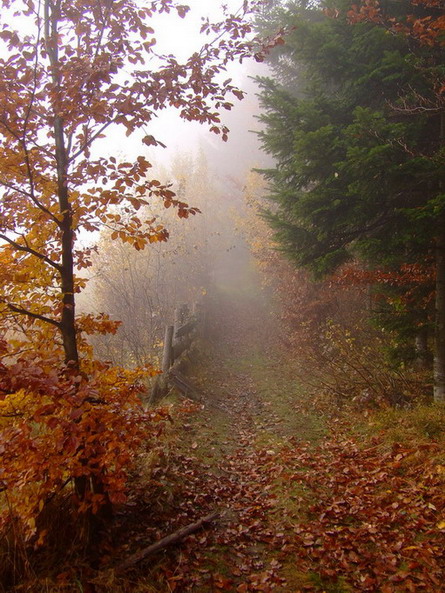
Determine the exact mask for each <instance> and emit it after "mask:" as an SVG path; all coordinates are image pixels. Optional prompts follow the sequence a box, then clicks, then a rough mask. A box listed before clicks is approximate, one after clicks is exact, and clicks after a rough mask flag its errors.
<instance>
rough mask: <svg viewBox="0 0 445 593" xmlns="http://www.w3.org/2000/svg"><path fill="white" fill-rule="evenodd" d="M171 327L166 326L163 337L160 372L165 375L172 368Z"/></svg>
mask: <svg viewBox="0 0 445 593" xmlns="http://www.w3.org/2000/svg"><path fill="white" fill-rule="evenodd" d="M173 332H174V327H173V325H168V326H167V327H166V328H165V336H164V351H163V354H162V372H163V373H164V375H166V374H167V373H168V371H169V369H170V367H171V366H172V364H173V362H174V360H173Z"/></svg>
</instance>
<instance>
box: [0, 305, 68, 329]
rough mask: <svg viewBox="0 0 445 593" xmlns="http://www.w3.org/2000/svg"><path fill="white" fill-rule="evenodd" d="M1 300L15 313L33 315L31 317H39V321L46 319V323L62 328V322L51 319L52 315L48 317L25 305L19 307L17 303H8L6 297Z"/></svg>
mask: <svg viewBox="0 0 445 593" xmlns="http://www.w3.org/2000/svg"><path fill="white" fill-rule="evenodd" d="M0 302H2V303H3V304H4V305H6V307H8V309H9V310H10V311H12V312H13V313H18V314H19V315H26V316H27V317H31V319H38V320H39V321H44V322H45V323H49V324H50V325H54V326H55V327H57V328H58V329H60V323H59V321H56V320H55V319H51V318H50V317H46V316H45V315H40V313H34V312H33V311H28V309H24V308H23V307H18V306H17V305H13V304H12V303H8V302H6V301H5V300H4V299H0Z"/></svg>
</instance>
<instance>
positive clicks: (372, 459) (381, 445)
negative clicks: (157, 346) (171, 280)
mask: <svg viewBox="0 0 445 593" xmlns="http://www.w3.org/2000/svg"><path fill="white" fill-rule="evenodd" d="M212 317H213V320H214V321H213V323H212V325H211V327H210V329H209V331H208V333H207V335H206V337H205V339H204V344H206V347H205V354H203V355H202V358H201V361H200V363H199V364H198V366H197V367H196V366H195V368H194V371H193V373H194V377H193V380H194V381H195V383H196V384H197V385H199V386H200V389H201V391H202V393H203V395H204V398H205V401H206V405H205V406H201V405H200V404H196V405H190V406H189V407H190V410H189V413H188V414H186V415H185V416H181V417H180V419H179V420H177V421H176V424H175V426H174V433H175V435H176V439H175V441H174V442H173V443H172V449H171V451H170V452H169V453H168V454H165V459H164V461H163V463H161V464H160V465H159V468H158V469H156V470H155V476H154V477H155V486H152V490H150V491H140V492H139V493H138V494H136V499H135V503H134V504H135V506H136V507H137V513H135V515H136V516H139V517H141V516H142V515H143V516H144V520H143V521H142V522H141V524H133V525H132V526H130V530H131V537H130V540H131V543H130V544H129V545H128V544H122V545H121V547H120V548H119V547H118V554H120V555H122V556H125V555H127V554H128V553H130V552H131V551H133V550H134V549H137V548H138V547H142V546H143V545H147V544H148V543H151V541H154V540H156V539H158V538H159V537H160V536H162V535H165V534H166V533H169V532H172V531H174V530H175V529H178V528H179V527H181V526H183V525H186V524H188V523H191V522H192V521H195V520H196V519H199V518H200V517H203V516H205V515H206V514H207V513H209V512H210V511H213V510H218V511H219V512H220V518H219V519H218V520H217V521H216V522H215V523H214V524H213V525H212V526H211V527H210V528H209V529H206V530H204V531H201V532H199V533H197V534H195V535H193V536H190V537H189V538H188V539H187V540H185V541H183V542H182V543H181V544H178V545H177V546H176V547H173V548H169V549H167V550H165V551H164V552H162V553H159V554H157V555H156V556H153V557H150V558H149V559H147V560H146V561H145V562H144V563H143V564H142V565H141V566H139V567H138V568H137V571H138V577H137V580H138V582H139V583H141V581H140V577H141V572H142V573H143V574H144V579H143V581H144V587H145V588H142V589H140V590H144V591H160V592H167V591H176V592H177V593H182V592H184V593H185V592H193V593H198V592H202V593H206V592H208V593H210V592H216V591H233V592H238V593H247V592H256V591H258V592H260V591H261V592H265V593H268V592H281V593H298V592H322V591H325V592H326V593H348V592H359V591H363V592H369V593H405V592H406V593H411V592H425V593H427V592H428V593H430V592H438V593H440V592H442V591H445V585H444V583H445V578H444V577H445V570H444V568H445V552H444V543H445V494H444V485H445V484H444V483H445V457H444V455H443V448H442V446H441V445H440V443H436V442H434V441H432V440H424V441H422V442H416V443H415V444H413V443H412V442H411V443H395V444H390V443H389V442H388V439H385V438H384V437H381V436H379V435H375V436H369V434H364V433H363V434H362V436H357V435H356V436H354V432H353V431H351V430H350V428H349V427H348V425H347V424H346V423H345V422H344V421H342V422H335V421H333V420H332V418H331V419H330V418H328V417H323V414H322V413H321V412H317V411H315V410H314V411H312V412H311V411H308V410H310V409H311V407H310V406H307V405H306V404H305V402H304V399H305V397H306V398H307V397H308V396H307V395H305V392H304V390H302V388H301V386H300V385H299V384H298V382H297V381H296V380H295V373H294V372H293V370H292V361H290V360H289V359H287V358H286V357H285V355H284V354H283V352H282V350H281V347H280V343H279V340H278V339H277V335H278V331H277V321H276V319H275V316H274V314H273V311H272V313H271V310H270V307H269V305H268V304H267V306H266V301H265V300H264V299H263V298H262V297H261V296H258V295H257V296H252V295H251V294H249V293H248V292H246V293H243V292H241V291H236V290H232V291H231V292H229V293H226V294H222V293H220V294H219V295H218V297H217V298H216V300H215V301H214V303H213V309H212ZM210 344H212V346H210ZM442 462H443V463H442ZM153 488H157V491H156V492H154V491H153ZM153 500H156V501H157V505H155V507H154V506H153ZM147 521H148V523H149V524H150V525H151V526H152V527H151V528H148V531H147V527H146V526H147ZM123 524H124V526H125V529H128V528H129V527H128V524H127V523H126V522H125V520H124V522H123ZM150 529H151V531H150ZM127 536H128V533H127ZM123 541H127V540H123ZM135 578H136V577H135ZM116 585H117V583H116ZM138 590H139V589H138Z"/></svg>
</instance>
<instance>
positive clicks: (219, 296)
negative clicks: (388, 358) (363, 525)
mask: <svg viewBox="0 0 445 593" xmlns="http://www.w3.org/2000/svg"><path fill="white" fill-rule="evenodd" d="M240 269H241V266H240ZM244 270H245V271H246V268H245V267H244ZM247 271H248V273H247V274H244V276H243V282H242V283H241V282H238V281H237V279H236V275H233V273H232V275H231V276H230V278H231V279H232V281H231V282H227V281H226V282H225V283H223V284H222V285H220V286H219V287H218V288H216V289H215V291H214V292H213V293H212V294H211V295H210V297H209V301H210V305H209V319H210V321H209V328H208V334H207V336H206V341H205V343H206V344H209V345H210V346H209V350H208V351H207V352H206V353H203V354H204V359H203V360H202V361H201V363H200V364H199V366H198V369H197V372H196V375H195V377H193V379H194V380H195V381H196V382H198V383H199V384H200V387H201V390H202V392H203V396H204V400H205V401H206V405H205V406H204V408H203V409H202V410H201V411H199V412H198V413H197V414H195V415H194V417H193V420H192V421H190V422H187V424H186V425H185V426H184V428H185V429H186V438H185V442H184V449H183V450H184V454H183V457H182V459H181V463H182V468H183V470H184V474H185V480H183V485H182V496H183V500H182V502H181V503H180V508H181V511H182V512H183V513H184V515H185V514H187V513H189V512H190V510H191V509H193V513H194V515H195V516H196V517H198V516H199V515H201V516H202V515H204V514H205V513H206V512H207V511H209V510H213V509H217V510H219V511H220V512H221V517H220V519H219V521H218V523H217V524H216V525H215V526H214V528H213V529H211V530H209V531H208V532H206V533H204V534H201V535H200V536H196V537H194V538H191V540H190V541H188V542H187V543H186V544H185V548H182V554H181V555H180V556H179V558H178V557H175V560H174V562H176V563H177V564H176V565H175V566H174V568H173V567H172V570H171V575H170V580H169V586H170V587H173V589H174V590H175V591H184V592H194V593H195V592H196V593H198V592H200V593H201V592H202V593H205V592H210V591H221V590H224V591H234V592H238V593H243V592H246V591H263V592H268V591H270V592H272V591H278V592H282V593H284V592H290V591H292V590H293V588H292V587H291V585H290V584H289V583H288V582H287V577H286V566H285V565H284V564H283V560H282V559H283V555H284V557H286V554H287V551H286V536H285V531H287V530H289V529H290V528H292V525H293V524H294V519H293V512H291V511H289V510H288V509H287V508H286V504H285V503H284V502H283V496H282V493H281V492H280V489H281V487H280V474H281V473H282V471H283V467H282V464H281V463H277V461H276V456H277V454H278V451H279V450H282V449H283V447H285V446H286V444H291V443H292V440H293V439H294V438H295V437H297V436H298V435H299V434H302V435H303V437H304V436H306V437H307V436H308V435H309V433H308V430H309V432H311V433H315V432H316V431H317V429H318V428H319V427H317V426H316V425H315V424H313V426H312V425H310V424H311V421H308V419H302V418H299V417H298V415H297V414H296V413H295V412H294V411H293V410H292V402H293V400H294V398H295V393H296V392H297V391H298V389H299V387H298V384H297V382H296V381H295V379H294V378H293V377H292V373H291V372H289V368H288V365H287V364H286V361H284V360H283V354H282V352H281V349H280V345H279V339H278V325H279V321H278V318H277V315H276V313H275V312H274V309H273V306H272V304H271V301H270V298H268V296H267V293H265V292H264V291H263V290H262V289H261V286H260V285H259V283H258V280H257V278H256V276H255V273H254V271H253V270H252V269H249V270H247ZM309 425H310V426H309ZM183 477H184V476H183ZM283 548H284V551H283Z"/></svg>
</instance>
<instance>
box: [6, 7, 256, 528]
mask: <svg viewBox="0 0 445 593" xmlns="http://www.w3.org/2000/svg"><path fill="white" fill-rule="evenodd" d="M250 8H251V7H250V5H248V3H247V2H244V3H243V9H242V10H241V11H240V13H238V14H237V15H236V16H234V15H230V14H227V15H226V18H225V19H224V21H223V22H222V23H220V24H214V25H212V24H210V23H208V22H207V23H204V24H203V27H202V32H203V33H204V34H207V35H208V43H206V44H204V45H203V47H202V49H201V50H200V51H198V52H196V53H194V54H193V55H192V56H191V57H190V58H189V59H188V60H187V61H186V62H185V63H179V62H178V61H177V60H176V59H175V58H174V57H173V56H171V55H167V56H164V55H158V54H157V53H156V38H155V31H154V29H153V27H152V26H151V25H152V22H153V16H154V15H155V14H156V13H169V12H171V13H175V14H177V15H179V17H185V16H186V14H187V12H188V7H187V6H185V5H183V4H180V3H178V2H175V1H174V0H153V1H150V2H146V3H144V4H140V3H138V2H137V1H133V0H117V1H116V0H89V1H85V0H82V1H80V0H70V1H66V0H40V1H33V0H23V1H21V0H19V1H16V0H14V1H12V0H3V1H2V9H3V13H2V16H3V19H2V24H1V29H0V40H1V41H0V43H1V53H0V56H1V57H0V187H1V201H0V240H1V244H0V264H1V265H0V285H1V288H0V329H1V332H2V334H3V338H2V340H1V341H0V356H1V358H0V408H1V410H0V411H1V415H2V427H3V430H4V434H3V440H2V445H1V447H0V455H1V456H2V464H1V466H2V469H1V470H0V482H1V489H2V491H3V493H4V494H5V495H6V496H7V497H8V501H9V508H10V509H12V510H13V512H14V513H16V514H18V515H19V517H21V518H22V520H23V521H24V522H25V526H26V527H27V529H28V533H30V534H32V533H33V532H34V531H35V519H36V516H37V515H38V513H39V512H40V511H41V510H42V508H43V507H44V506H45V503H46V501H47V500H50V499H51V498H52V497H53V496H54V494H57V493H58V492H59V491H60V490H61V489H62V488H63V487H64V486H65V485H66V484H69V483H71V482H72V481H74V482H75V494H76V496H77V500H78V502H79V509H80V510H83V511H85V510H88V509H92V510H93V511H97V509H98V508H99V507H100V506H101V505H103V504H104V502H106V501H107V500H108V501H109V500H111V501H118V500H122V497H123V496H124V483H125V467H126V465H127V464H128V463H129V460H130V459H131V457H132V453H131V450H132V449H134V448H135V447H136V445H137V443H138V442H140V441H141V439H142V432H141V431H142V428H144V426H145V424H144V422H146V421H147V418H145V419H144V417H143V414H142V411H141V410H139V411H138V406H137V401H136V395H137V392H138V386H137V385H138V379H139V378H140V376H141V373H142V371H141V370H140V369H139V370H138V369H137V370H136V371H133V372H131V373H130V372H126V371H123V370H120V369H110V368H108V366H107V365H104V364H102V363H99V362H97V361H95V360H94V358H93V356H92V353H91V350H90V348H89V346H88V344H87V343H86V341H85V339H84V337H85V336H86V335H87V334H90V333H93V332H96V331H98V332H114V331H116V324H115V323H114V322H111V321H110V320H109V319H108V318H107V316H106V315H97V316H94V315H91V314H84V315H81V316H78V315H77V314H76V295H77V294H78V293H79V292H80V291H81V290H82V288H83V286H84V284H85V281H84V280H82V278H81V277H80V276H79V274H80V273H81V270H82V269H83V268H86V267H88V266H89V265H90V263H91V259H90V256H91V252H92V248H91V247H90V248H82V247H81V244H79V242H78V235H79V231H80V230H85V231H96V230H98V229H100V228H101V226H103V225H105V226H107V227H108V228H109V229H110V230H111V237H112V238H113V239H116V240H121V241H123V242H125V243H128V244H130V245H132V246H134V247H135V248H136V249H137V250H141V249H144V247H145V246H146V245H148V244H150V243H153V242H158V241H164V240H166V239H167V236H168V232H167V230H166V229H165V228H163V227H162V226H160V225H159V224H158V223H157V222H156V220H153V218H149V219H143V218H142V217H141V216H138V214H137V211H138V210H140V209H141V208H142V207H143V206H145V205H147V204H148V203H149V202H150V201H152V200H153V199H159V200H160V201H161V203H162V204H163V205H164V206H165V207H170V206H171V207H174V208H176V211H177V214H178V215H179V217H187V216H189V215H190V214H194V213H195V212H196V210H195V209H194V208H193V207H189V206H188V205H187V204H186V203H184V202H183V201H181V200H180V199H179V198H178V197H177V196H175V194H174V192H173V191H172V189H171V188H170V187H169V186H167V185H163V184H162V183H160V181H159V180H156V179H150V177H149V176H148V173H149V169H150V166H151V165H150V163H149V162H148V160H147V159H146V157H145V156H143V155H141V156H139V157H138V158H137V159H136V160H134V161H133V162H117V160H116V158H114V157H113V156H111V157H109V158H107V157H104V156H97V154H98V151H97V150H95V151H93V150H92V149H93V146H94V144H95V143H96V142H97V141H98V140H100V139H101V138H103V137H104V136H105V135H106V133H107V131H108V130H109V129H111V128H112V127H119V128H122V129H123V130H125V132H126V134H127V135H131V134H132V133H133V132H135V131H137V130H140V131H141V132H143V134H142V143H143V144H144V145H146V146H156V145H157V144H158V140H157V139H156V138H154V137H153V136H152V135H150V133H149V130H147V129H146V127H147V126H149V124H150V121H151V120H152V119H153V117H154V115H155V113H156V112H157V111H158V110H161V109H164V108H166V107H175V108H176V109H178V110H179V113H180V115H181V117H182V118H183V119H185V120H194V121H198V122H201V123H203V124H206V125H208V126H209V127H210V129H211V130H212V132H214V133H216V134H219V135H220V136H221V137H222V139H226V137H227V132H228V130H227V128H226V127H225V126H224V124H223V123H222V122H221V120H220V116H219V115H218V112H219V111H220V110H221V109H230V108H231V106H232V104H231V102H230V97H231V96H237V97H241V96H242V92H241V91H239V90H238V89H237V88H235V87H234V86H233V85H232V84H231V82H230V80H225V81H224V80H223V78H221V76H220V75H221V74H222V73H223V71H224V69H225V66H226V65H227V63H228V62H229V61H230V60H232V59H234V58H237V59H243V58H244V57H246V56H248V55H252V53H254V51H255V50H254V49H253V45H252V43H251V42H248V41H247V36H248V35H249V33H250V30H251V27H250V25H249V24H248V23H247V22H246V20H245V15H246V13H247V12H248V11H249V9H250ZM212 36H213V37H212ZM257 57H258V56H257ZM117 204H119V206H120V209H121V212H122V213H123V214H119V213H117V212H115V211H114V210H113V207H114V206H115V205H117ZM148 420H149V419H148Z"/></svg>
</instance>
